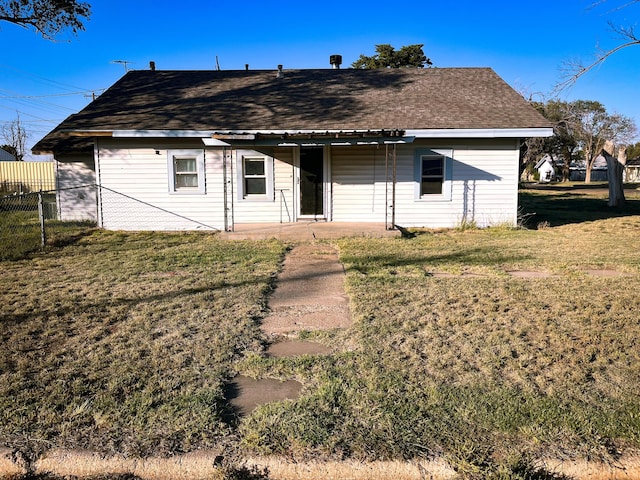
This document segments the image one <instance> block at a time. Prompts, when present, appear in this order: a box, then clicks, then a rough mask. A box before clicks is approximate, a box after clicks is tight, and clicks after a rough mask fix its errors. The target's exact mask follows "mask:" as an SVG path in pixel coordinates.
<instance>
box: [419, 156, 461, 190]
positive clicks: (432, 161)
mask: <svg viewBox="0 0 640 480" xmlns="http://www.w3.org/2000/svg"><path fill="white" fill-rule="evenodd" d="M452 156H453V151H452V150H450V149H435V150H431V149H421V150H417V151H416V156H415V199H416V200H427V201H449V200H451V186H452V181H451V180H452V178H453V177H452V167H453V159H452Z"/></svg>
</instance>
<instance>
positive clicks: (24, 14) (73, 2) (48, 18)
mask: <svg viewBox="0 0 640 480" xmlns="http://www.w3.org/2000/svg"><path fill="white" fill-rule="evenodd" d="M90 15H91V6H90V5H89V4H88V3H86V2H81V1H78V0H0V21H2V20H3V21H5V22H9V23H13V24H15V25H20V26H21V27H24V28H26V29H33V30H35V31H36V32H38V33H40V34H41V35H42V36H43V37H44V38H46V39H47V40H54V39H55V37H56V35H58V34H59V33H61V32H63V31H65V30H71V32H72V33H73V34H74V35H75V34H77V33H78V31H81V30H84V23H83V19H87V20H88V19H89V17H90Z"/></svg>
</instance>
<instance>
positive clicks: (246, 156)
mask: <svg viewBox="0 0 640 480" xmlns="http://www.w3.org/2000/svg"><path fill="white" fill-rule="evenodd" d="M260 153H261V152H256V151H252V150H238V152H237V154H236V155H237V157H236V169H237V180H238V183H237V185H238V200H245V201H246V200H256V201H273V199H274V194H273V192H274V186H273V157H270V156H266V155H260Z"/></svg>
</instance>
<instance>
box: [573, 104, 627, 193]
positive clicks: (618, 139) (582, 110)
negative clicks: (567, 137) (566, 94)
mask: <svg viewBox="0 0 640 480" xmlns="http://www.w3.org/2000/svg"><path fill="white" fill-rule="evenodd" d="M570 105H571V109H572V112H573V121H574V122H575V123H576V131H577V136H578V138H577V139H578V142H579V143H580V146H581V148H582V151H583V152H584V159H585V162H586V176H585V183H590V182H591V171H592V169H593V164H594V162H595V159H596V158H597V157H598V155H600V154H601V152H602V150H603V149H604V146H605V143H606V142H607V141H609V142H612V143H613V145H614V146H615V145H621V144H626V143H628V142H629V140H630V139H631V137H632V136H633V135H635V131H636V127H635V123H634V122H633V120H632V119H631V118H629V117H626V116H624V115H620V114H617V113H614V114H609V113H608V112H607V109H606V108H605V107H604V105H602V104H601V103H600V102H595V101H591V100H576V101H575V102H572V103H571V104H570Z"/></svg>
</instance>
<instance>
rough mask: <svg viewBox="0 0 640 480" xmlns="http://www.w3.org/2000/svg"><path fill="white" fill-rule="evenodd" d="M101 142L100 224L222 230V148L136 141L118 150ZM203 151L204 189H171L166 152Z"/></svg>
mask: <svg viewBox="0 0 640 480" xmlns="http://www.w3.org/2000/svg"><path fill="white" fill-rule="evenodd" d="M117 142H118V140H114V139H102V140H100V143H99V172H98V175H99V183H100V185H101V187H102V188H101V207H102V208H101V214H100V215H101V225H102V226H103V227H104V228H107V229H111V230H211V229H223V228H224V215H223V212H224V208H223V205H224V196H223V187H224V182H223V176H222V165H223V162H222V150H216V149H207V150H205V149H204V146H203V145H202V143H201V142H200V141H199V140H197V141H193V142H189V143H182V142H175V143H172V144H169V143H167V142H166V141H165V142H158V141H155V142H150V141H139V142H136V143H135V144H130V145H129V146H128V148H126V149H123V148H119V144H118V143H117ZM170 149H198V150H201V151H205V159H204V162H205V181H206V193H205V194H200V193H189V194H183V193H171V192H170V191H169V190H170V189H169V176H168V175H169V170H168V160H167V155H168V150H170Z"/></svg>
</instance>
